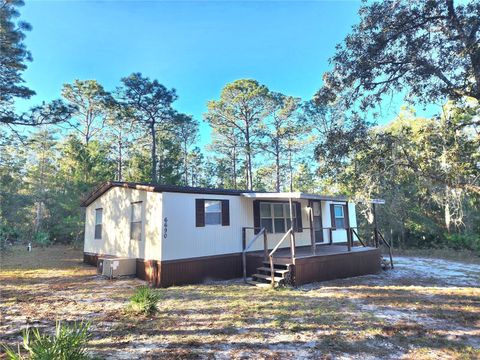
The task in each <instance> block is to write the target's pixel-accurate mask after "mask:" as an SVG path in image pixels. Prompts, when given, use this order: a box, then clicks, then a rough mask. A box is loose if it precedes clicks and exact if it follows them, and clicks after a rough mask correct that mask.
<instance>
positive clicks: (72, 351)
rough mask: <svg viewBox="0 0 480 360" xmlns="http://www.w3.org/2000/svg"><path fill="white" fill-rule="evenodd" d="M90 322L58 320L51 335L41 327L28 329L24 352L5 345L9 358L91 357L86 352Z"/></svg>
mask: <svg viewBox="0 0 480 360" xmlns="http://www.w3.org/2000/svg"><path fill="white" fill-rule="evenodd" d="M89 327H90V323H89V322H83V321H82V322H80V323H74V324H73V325H65V324H61V323H60V322H57V324H56V327H55V334H54V335H49V334H45V333H42V332H40V330H39V329H37V328H35V329H27V330H25V331H24V332H23V344H22V347H23V350H24V351H23V353H24V354H25V355H24V354H23V353H22V351H21V350H20V346H19V349H18V351H15V350H13V349H11V348H8V347H5V353H6V356H7V359H9V360H23V359H31V360H51V359H55V360H86V359H91V357H90V356H89V355H87V353H86V345H87V342H88V340H89V339H90V334H89V331H88V329H89Z"/></svg>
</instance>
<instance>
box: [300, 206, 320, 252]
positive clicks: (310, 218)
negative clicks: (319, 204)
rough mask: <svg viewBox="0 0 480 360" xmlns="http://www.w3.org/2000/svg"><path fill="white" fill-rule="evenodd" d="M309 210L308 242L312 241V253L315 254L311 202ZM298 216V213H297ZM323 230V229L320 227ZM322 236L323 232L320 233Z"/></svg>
mask: <svg viewBox="0 0 480 360" xmlns="http://www.w3.org/2000/svg"><path fill="white" fill-rule="evenodd" d="M309 209H310V211H309V212H308V217H309V222H310V242H311V243H312V253H313V255H315V253H316V252H317V249H316V247H317V245H316V240H315V232H314V231H313V204H312V203H310V207H309ZM297 216H298V215H297ZM322 232H323V229H322ZM322 237H323V234H322Z"/></svg>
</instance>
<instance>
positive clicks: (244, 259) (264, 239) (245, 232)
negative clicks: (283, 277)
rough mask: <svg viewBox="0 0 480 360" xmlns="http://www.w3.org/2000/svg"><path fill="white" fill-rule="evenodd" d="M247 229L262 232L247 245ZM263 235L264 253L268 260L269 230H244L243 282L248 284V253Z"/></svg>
mask: <svg viewBox="0 0 480 360" xmlns="http://www.w3.org/2000/svg"><path fill="white" fill-rule="evenodd" d="M247 229H253V230H258V229H260V231H259V232H258V233H256V234H255V235H254V236H253V237H252V238H251V239H250V242H249V243H248V244H247V243H246V240H247ZM262 235H263V252H264V257H265V259H266V258H267V254H268V240H267V230H266V229H265V228H264V227H262V228H258V227H244V228H242V242H243V251H242V263H243V281H245V282H247V251H248V250H249V249H250V248H251V247H252V246H253V244H254V243H255V242H256V241H257V239H258V238H260V236H262Z"/></svg>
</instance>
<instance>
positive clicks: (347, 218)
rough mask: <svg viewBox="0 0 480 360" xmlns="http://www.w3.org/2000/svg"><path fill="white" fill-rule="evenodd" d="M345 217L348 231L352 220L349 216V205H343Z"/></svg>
mask: <svg viewBox="0 0 480 360" xmlns="http://www.w3.org/2000/svg"><path fill="white" fill-rule="evenodd" d="M343 216H344V217H345V220H344V221H345V229H348V228H349V227H350V219H349V216H348V203H347V204H346V205H343Z"/></svg>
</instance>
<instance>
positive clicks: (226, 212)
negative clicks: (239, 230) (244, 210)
mask: <svg viewBox="0 0 480 360" xmlns="http://www.w3.org/2000/svg"><path fill="white" fill-rule="evenodd" d="M222 226H230V201H228V200H222Z"/></svg>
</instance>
